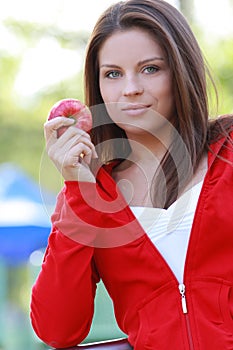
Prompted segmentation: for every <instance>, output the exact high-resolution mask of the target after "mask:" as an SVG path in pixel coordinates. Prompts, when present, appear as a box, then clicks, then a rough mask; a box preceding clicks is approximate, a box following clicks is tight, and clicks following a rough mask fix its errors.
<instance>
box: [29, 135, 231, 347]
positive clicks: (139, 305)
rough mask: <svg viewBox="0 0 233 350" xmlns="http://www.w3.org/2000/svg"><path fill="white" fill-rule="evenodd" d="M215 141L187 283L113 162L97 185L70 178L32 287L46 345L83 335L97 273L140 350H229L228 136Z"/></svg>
mask: <svg viewBox="0 0 233 350" xmlns="http://www.w3.org/2000/svg"><path fill="white" fill-rule="evenodd" d="M211 148H212V151H209V153H208V171H207V174H206V176H205V179H204V183H203V187H202V191H201V194H200V197H199V201H198V204H197V208H196V212H195V217H194V222H193V226H192V231H191V236H190V241H189V246H188V251H187V256H186V262H185V270H184V281H183V283H184V285H179V283H178V281H177V279H176V277H175V275H174V274H173V272H172V270H171V269H170V267H169V266H168V264H167V263H166V261H165V260H164V258H163V257H162V256H161V254H160V253H159V251H158V250H157V249H156V247H155V246H154V245H153V243H152V242H151V241H150V239H149V238H148V236H147V235H146V233H145V232H144V231H143V229H142V227H141V226H140V224H139V222H138V221H137V220H136V218H135V217H134V215H133V213H132V212H131V210H130V208H129V207H128V206H127V204H126V203H125V201H124V198H123V197H122V196H121V194H120V193H119V192H118V190H117V187H116V184H115V182H114V181H113V179H112V177H111V176H110V175H109V173H108V169H104V168H101V169H100V171H99V174H98V177H97V183H96V184H94V183H78V182H66V183H65V187H64V189H63V190H62V191H61V193H60V194H59V196H58V200H57V206H56V209H55V212H54V214H53V216H52V222H53V229H52V232H51V234H50V237H49V242H48V247H47V250H46V254H45V257H44V262H43V265H42V269H41V272H40V274H39V276H38V278H37V280H36V282H35V285H34V286H33V289H32V300H31V319H32V325H33V327H34V330H35V332H36V333H37V335H38V336H39V337H40V338H41V339H42V340H43V341H44V342H45V343H47V344H49V345H50V346H54V347H60V348H62V347H69V346H73V345H76V344H78V343H80V342H81V341H82V340H83V339H84V338H85V337H86V336H87V334H88V332H89V329H90V326H91V322H92V317H93V309H94V296H95V290H96V283H97V282H98V281H99V279H100V278H101V279H102V280H103V282H104V284H105V286H106V288H107V290H108V292H109V294H110V296H111V298H112V300H113V304H114V309H115V315H116V319H117V322H118V325H119V327H120V328H121V329H122V331H123V332H125V333H126V334H128V337H129V342H130V343H131V344H132V346H133V347H134V349H135V350H167V349H171V348H172V349H174V350H230V349H231V350H232V349H233V166H232V164H230V162H233V146H232V143H231V142H229V140H228V141H227V140H226V139H225V138H224V139H221V140H219V141H218V142H216V143H215V144H213V145H212V147H211ZM221 157H224V158H225V159H227V160H228V161H225V160H223V159H222V158H221ZM119 208H120V209H119Z"/></svg>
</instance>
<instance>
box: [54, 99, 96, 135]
mask: <svg viewBox="0 0 233 350" xmlns="http://www.w3.org/2000/svg"><path fill="white" fill-rule="evenodd" d="M56 117H67V118H73V119H75V120H76V121H77V122H76V124H74V126H75V127H77V128H79V129H82V130H84V131H87V132H88V131H90V130H91V128H92V115H91V112H90V110H89V109H88V108H87V106H86V105H84V104H83V103H82V102H80V101H79V100H76V99H74V98H66V99H63V100H60V101H58V102H56V103H55V104H54V105H53V107H52V108H51V110H50V112H49V115H48V120H51V119H53V118H56ZM67 128H68V127H67V126H62V127H61V128H59V129H58V130H57V137H60V136H61V135H62V134H63V133H64V132H65V131H66V129H67Z"/></svg>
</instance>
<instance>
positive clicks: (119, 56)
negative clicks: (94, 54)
mask: <svg viewBox="0 0 233 350" xmlns="http://www.w3.org/2000/svg"><path fill="white" fill-rule="evenodd" d="M98 59H99V71H100V73H99V82H100V92H101V95H102V98H103V101H104V103H105V105H106V108H107V111H108V113H109V115H110V117H111V119H112V120H113V121H114V122H115V123H116V124H118V125H119V126H120V127H121V128H123V129H124V130H125V131H126V133H130V132H135V131H136V130H137V132H138V131H139V130H140V132H143V131H150V132H152V133H153V132H156V131H157V130H158V129H159V128H161V127H162V126H164V122H165V121H167V120H169V121H172V119H173V117H174V109H175V107H174V99H173V91H172V77H171V71H170V68H169V66H168V63H167V59H166V55H165V53H164V51H163V50H162V48H161V46H160V45H159V44H158V42H157V41H155V39H154V38H153V37H152V35H150V34H149V33H148V32H146V31H144V30H141V29H139V28H133V29H129V30H125V31H117V32H115V33H114V34H113V35H111V36H110V37H109V38H108V39H107V40H106V41H105V42H104V44H103V45H102V47H101V49H100V51H99V56H98Z"/></svg>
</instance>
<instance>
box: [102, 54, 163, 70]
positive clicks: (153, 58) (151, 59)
mask: <svg viewBox="0 0 233 350" xmlns="http://www.w3.org/2000/svg"><path fill="white" fill-rule="evenodd" d="M151 61H164V58H163V57H157V56H156V57H151V58H147V59H145V60H142V61H139V62H138V64H137V65H138V66H141V65H143V64H145V63H148V62H151ZM104 67H109V68H120V67H119V66H117V65H116V64H107V63H106V64H102V65H101V66H100V68H104Z"/></svg>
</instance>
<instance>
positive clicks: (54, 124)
mask: <svg viewBox="0 0 233 350" xmlns="http://www.w3.org/2000/svg"><path fill="white" fill-rule="evenodd" d="M73 124H74V120H73V119H71V118H66V117H56V118H54V119H51V120H49V121H47V122H46V123H45V124H44V134H45V139H46V141H49V140H50V139H51V138H53V139H57V130H58V129H59V128H61V127H62V126H67V127H68V126H71V125H73Z"/></svg>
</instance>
